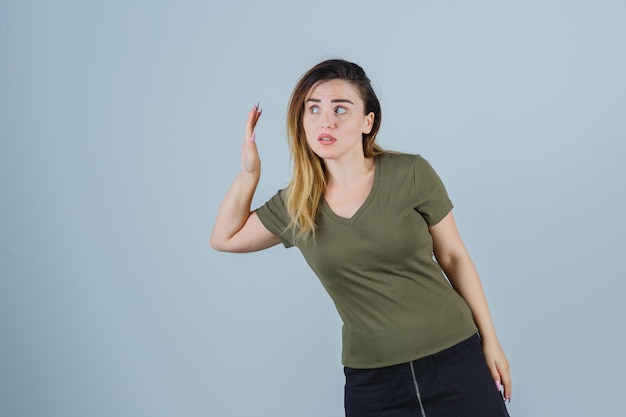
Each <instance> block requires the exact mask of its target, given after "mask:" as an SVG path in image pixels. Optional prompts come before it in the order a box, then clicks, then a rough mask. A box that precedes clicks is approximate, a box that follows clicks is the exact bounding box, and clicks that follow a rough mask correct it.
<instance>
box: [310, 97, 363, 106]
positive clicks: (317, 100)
mask: <svg viewBox="0 0 626 417" xmlns="http://www.w3.org/2000/svg"><path fill="white" fill-rule="evenodd" d="M309 101H313V102H315V103H321V102H322V100H320V99H319V98H309V99H307V100H306V103H308V102H309ZM330 102H331V103H350V104H352V105H353V106H354V103H353V102H351V101H350V100H348V99H347V98H336V99H333V100H330Z"/></svg>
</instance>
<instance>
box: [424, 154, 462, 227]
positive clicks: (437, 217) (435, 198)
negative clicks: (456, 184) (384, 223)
mask: <svg viewBox="0 0 626 417" xmlns="http://www.w3.org/2000/svg"><path fill="white" fill-rule="evenodd" d="M414 172H415V177H414V180H415V193H416V197H417V205H416V206H415V210H417V211H418V212H419V213H420V214H421V215H422V217H424V220H425V221H426V224H428V226H434V225H436V224H437V223H439V222H440V221H441V220H443V218H444V217H446V215H447V214H448V213H450V211H451V210H452V207H453V205H452V201H450V198H449V197H448V192H447V191H446V188H445V186H444V185H443V182H442V181H441V178H439V175H437V173H436V172H435V170H434V169H433V167H432V166H431V165H430V164H429V163H428V161H426V160H425V159H424V158H422V157H421V156H419V155H416V156H415V171H414Z"/></svg>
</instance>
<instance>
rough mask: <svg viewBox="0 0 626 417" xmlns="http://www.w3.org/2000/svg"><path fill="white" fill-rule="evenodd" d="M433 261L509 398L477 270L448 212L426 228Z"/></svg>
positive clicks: (508, 375) (507, 380)
mask: <svg viewBox="0 0 626 417" xmlns="http://www.w3.org/2000/svg"><path fill="white" fill-rule="evenodd" d="M429 230H430V234H431V235H432V237H433V247H434V253H435V258H437V262H439V265H441V268H442V269H443V271H444V272H445V273H446V276H447V277H448V279H449V280H450V283H451V284H452V286H453V287H454V289H455V290H456V291H457V292H458V293H459V294H460V295H461V296H462V297H463V298H464V299H465V301H466V302H467V304H468V305H469V307H470V309H471V310H472V314H473V315H474V321H475V322H476V325H477V326H478V329H479V331H480V335H481V338H482V340H483V352H484V353H485V359H486V360H487V365H488V366H489V370H490V371H491V375H492V376H493V378H494V381H496V382H498V383H500V384H502V385H503V386H504V397H505V398H506V399H508V400H509V401H510V399H511V392H512V390H511V373H510V370H509V363H508V360H507V359H506V356H505V354H504V351H503V349H502V346H501V345H500V341H499V340H498V336H497V335H496V329H495V326H494V324H493V320H492V318H491V313H490V312H489V307H488V305H487V298H486V297H485V292H484V291H483V287H482V284H481V282H480V277H479V276H478V271H477V270H476V267H475V266H474V263H473V262H472V259H471V258H470V255H469V253H468V252H467V249H466V248H465V245H464V244H463V241H462V240H461V236H460V234H459V231H458V229H457V227H456V223H455V221H454V216H453V215H452V212H450V213H449V214H448V215H447V216H446V217H445V218H444V219H443V220H442V221H440V222H439V223H437V224H436V225H435V226H432V227H430V229H429Z"/></svg>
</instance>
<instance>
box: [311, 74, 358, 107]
mask: <svg viewBox="0 0 626 417" xmlns="http://www.w3.org/2000/svg"><path fill="white" fill-rule="evenodd" d="M309 98H315V99H323V98H329V99H340V98H342V99H351V100H358V101H361V95H360V94H359V90H358V89H357V88H356V87H355V86H354V85H353V84H352V83H350V82H348V81H345V80H339V79H336V80H328V81H320V82H318V83H317V84H315V85H313V87H311V89H310V90H309V93H308V94H307V95H306V99H309ZM355 104H356V103H355Z"/></svg>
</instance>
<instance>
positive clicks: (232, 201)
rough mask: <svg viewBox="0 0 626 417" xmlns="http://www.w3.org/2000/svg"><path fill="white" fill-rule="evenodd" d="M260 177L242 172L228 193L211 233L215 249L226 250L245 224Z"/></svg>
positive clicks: (256, 174)
mask: <svg viewBox="0 0 626 417" xmlns="http://www.w3.org/2000/svg"><path fill="white" fill-rule="evenodd" d="M259 177H260V175H259V173H249V172H246V171H241V172H240V173H239V175H237V177H236V178H235V180H234V181H233V183H232V185H231V186H230V188H229V189H228V191H227V192H226V195H225V196H224V199H223V200H222V203H221V204H220V207H219V210H218V212H217V216H216V218H215V225H214V226H213V231H212V233H211V242H210V243H211V246H212V247H213V248H214V249H218V250H219V249H220V248H224V247H225V246H226V245H227V243H228V241H229V240H230V239H231V238H232V237H233V236H234V235H235V234H236V233H237V232H238V231H239V230H240V229H241V228H242V227H243V225H244V224H245V222H246V220H247V219H248V216H250V205H251V204H252V197H253V196H254V192H255V190H256V187H257V185H258V183H259Z"/></svg>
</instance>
